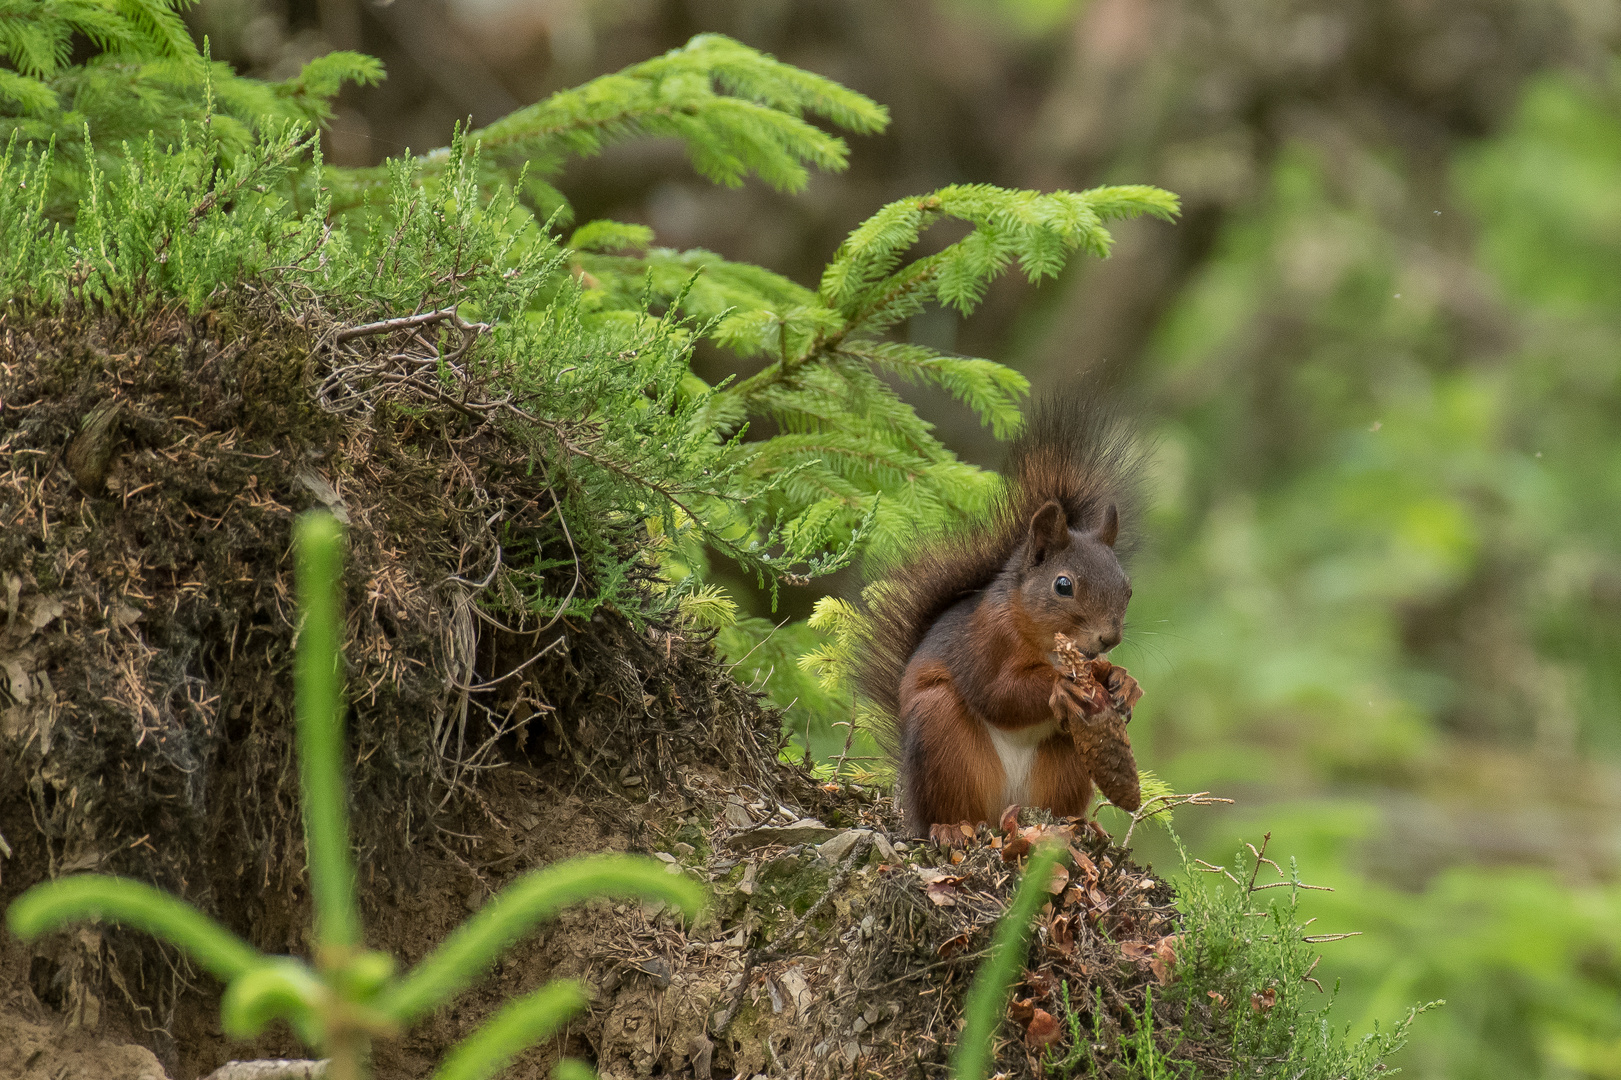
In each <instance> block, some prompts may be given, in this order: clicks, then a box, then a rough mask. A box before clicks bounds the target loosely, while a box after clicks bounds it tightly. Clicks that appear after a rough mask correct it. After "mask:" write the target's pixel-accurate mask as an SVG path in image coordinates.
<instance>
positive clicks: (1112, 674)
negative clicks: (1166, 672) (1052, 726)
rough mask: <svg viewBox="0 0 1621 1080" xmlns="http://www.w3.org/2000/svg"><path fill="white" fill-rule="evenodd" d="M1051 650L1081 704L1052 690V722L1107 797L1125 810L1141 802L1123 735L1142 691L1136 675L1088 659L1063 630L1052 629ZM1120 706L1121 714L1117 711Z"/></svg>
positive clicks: (1128, 744) (1133, 761)
mask: <svg viewBox="0 0 1621 1080" xmlns="http://www.w3.org/2000/svg"><path fill="white" fill-rule="evenodd" d="M1053 651H1054V652H1056V653H1057V654H1058V659H1059V661H1060V664H1061V666H1067V667H1068V669H1069V671H1068V674H1067V678H1069V680H1070V681H1071V682H1072V683H1073V684H1074V685H1075V688H1076V689H1077V690H1078V691H1079V697H1080V699H1081V707H1080V709H1079V710H1075V709H1074V708H1073V707H1072V706H1071V705H1070V704H1069V703H1068V702H1067V701H1065V700H1063V699H1062V698H1061V697H1060V696H1059V695H1057V694H1055V695H1054V700H1053V703H1054V706H1055V707H1056V708H1057V710H1058V714H1059V715H1058V724H1059V727H1060V728H1063V729H1067V730H1068V731H1069V734H1070V736H1071V737H1072V738H1073V739H1074V740H1075V749H1076V750H1077V751H1079V752H1080V755H1081V760H1082V761H1084V762H1085V763H1086V770H1087V772H1089V773H1091V774H1092V781H1093V783H1095V784H1097V786H1098V789H1099V790H1100V791H1102V792H1103V794H1105V795H1107V796H1108V797H1109V801H1110V802H1111V803H1113V804H1114V805H1116V806H1118V807H1120V809H1122V810H1125V811H1127V812H1128V813H1130V812H1134V811H1136V809H1137V808H1138V807H1139V806H1141V805H1142V801H1143V794H1142V788H1141V787H1140V786H1139V784H1138V782H1137V760H1136V759H1135V758H1134V757H1132V754H1131V740H1130V739H1129V738H1127V737H1126V718H1127V717H1129V716H1130V715H1131V706H1132V705H1134V704H1136V702H1137V699H1138V698H1140V697H1141V696H1142V690H1141V689H1140V688H1139V687H1138V686H1137V681H1136V680H1135V679H1133V678H1131V677H1130V676H1129V675H1127V674H1126V669H1125V668H1117V667H1115V666H1114V665H1113V664H1111V663H1109V661H1107V660H1105V659H1104V658H1103V657H1101V656H1100V657H1097V658H1096V659H1088V658H1087V657H1086V655H1085V654H1083V653H1082V652H1081V650H1080V649H1079V648H1078V647H1077V646H1076V644H1075V643H1074V642H1073V641H1071V640H1070V639H1069V638H1067V637H1065V636H1064V635H1063V634H1054V635H1053ZM1122 711H1124V714H1125V715H1122Z"/></svg>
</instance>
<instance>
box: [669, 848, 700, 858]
mask: <svg viewBox="0 0 1621 1080" xmlns="http://www.w3.org/2000/svg"><path fill="white" fill-rule="evenodd" d="M670 850H671V851H673V852H675V853H676V855H678V856H679V857H681V858H683V859H685V858H686V857H687V856H688V855H691V854H692V853H693V852H694V851H697V850H698V849H697V848H695V847H693V846H692V845H691V844H673V845H671V847H670Z"/></svg>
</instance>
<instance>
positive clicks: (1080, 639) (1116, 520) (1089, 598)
mask: <svg viewBox="0 0 1621 1080" xmlns="http://www.w3.org/2000/svg"><path fill="white" fill-rule="evenodd" d="M1119 535H1120V511H1119V510H1118V509H1116V507H1115V505H1114V504H1113V503H1108V504H1105V505H1104V506H1103V507H1101V508H1100V509H1099V510H1098V512H1097V513H1096V514H1095V515H1094V518H1093V520H1092V521H1088V522H1078V523H1076V524H1075V526H1074V527H1072V525H1071V523H1070V521H1069V520H1068V519H1067V517H1066V515H1065V513H1064V508H1063V507H1062V506H1061V505H1059V504H1058V503H1057V502H1049V503H1047V504H1046V505H1044V506H1042V507H1041V509H1039V510H1037V511H1036V512H1035V514H1034V516H1032V517H1031V519H1030V527H1029V535H1028V536H1027V537H1026V538H1025V542H1024V544H1023V545H1022V547H1021V549H1020V551H1019V553H1018V554H1017V555H1015V557H1014V560H1015V566H1016V567H1017V571H1016V575H1017V586H1016V587H1017V591H1018V596H1019V601H1020V603H1019V607H1020V608H1022V609H1023V614H1024V616H1025V618H1026V619H1028V620H1029V625H1028V628H1027V629H1028V632H1029V633H1030V634H1031V635H1032V638H1033V643H1035V644H1038V645H1039V646H1040V647H1041V648H1042V650H1043V651H1044V652H1045V651H1047V650H1049V649H1051V647H1052V640H1053V634H1054V633H1062V634H1064V635H1066V636H1068V637H1070V638H1072V639H1073V640H1074V641H1075V643H1076V644H1077V645H1079V646H1080V647H1081V649H1082V650H1083V651H1085V652H1087V653H1090V654H1093V655H1096V654H1098V653H1105V652H1108V651H1109V650H1110V649H1112V648H1114V647H1115V646H1116V645H1118V644H1120V633H1121V628H1122V626H1123V625H1124V623H1125V618H1126V604H1127V603H1128V602H1129V601H1130V600H1131V581H1130V579H1129V578H1127V577H1126V572H1125V570H1124V569H1123V568H1122V567H1121V565H1120V560H1119V559H1118V558H1117V557H1116V556H1115V552H1114V542H1115V539H1116V538H1117V537H1118V536H1119Z"/></svg>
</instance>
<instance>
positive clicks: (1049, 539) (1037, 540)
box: [1028, 502, 1070, 566]
mask: <svg viewBox="0 0 1621 1080" xmlns="http://www.w3.org/2000/svg"><path fill="white" fill-rule="evenodd" d="M1069 543H1070V536H1069V522H1068V520H1066V519H1065V517H1064V508H1063V507H1062V506H1060V505H1058V503H1056V502H1049V503H1047V504H1046V505H1044V506H1043V507H1042V508H1041V509H1040V510H1037V511H1036V516H1035V517H1033V518H1031V519H1030V553H1029V557H1028V561H1029V564H1030V565H1031V566H1036V565H1039V564H1040V563H1042V562H1045V561H1046V559H1047V557H1048V556H1050V555H1052V554H1053V553H1054V552H1058V551H1063V550H1064V549H1065V548H1067V547H1069Z"/></svg>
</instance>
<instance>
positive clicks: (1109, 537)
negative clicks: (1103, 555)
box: [1094, 503, 1120, 547]
mask: <svg viewBox="0 0 1621 1080" xmlns="http://www.w3.org/2000/svg"><path fill="white" fill-rule="evenodd" d="M1102 518H1103V519H1102V520H1101V521H1099V522H1098V527H1097V529H1095V530H1094V531H1095V532H1096V534H1097V538H1098V541H1099V542H1100V543H1102V544H1103V545H1104V546H1106V547H1114V542H1115V541H1116V540H1117V539H1119V537H1120V511H1119V510H1118V509H1117V508H1116V507H1115V505H1114V503H1110V504H1109V505H1107V506H1105V507H1104V508H1103V515H1102Z"/></svg>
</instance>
